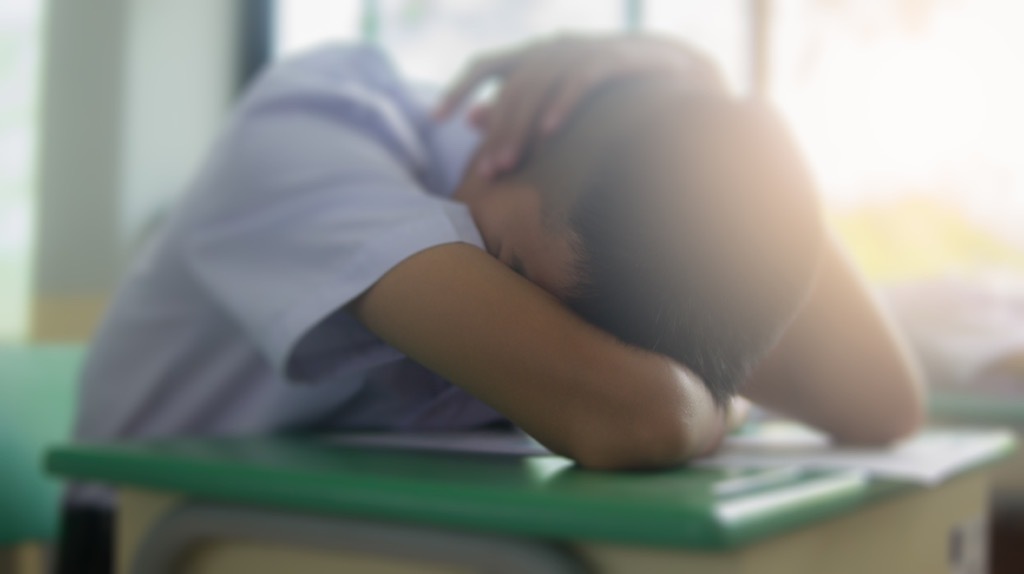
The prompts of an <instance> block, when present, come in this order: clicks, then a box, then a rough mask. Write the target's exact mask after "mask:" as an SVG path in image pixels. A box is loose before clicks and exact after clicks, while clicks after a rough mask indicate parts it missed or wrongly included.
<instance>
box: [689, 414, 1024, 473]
mask: <svg viewBox="0 0 1024 574" xmlns="http://www.w3.org/2000/svg"><path fill="white" fill-rule="evenodd" d="M1014 442H1015V439H1014V435H1013V433H1012V432H1011V431H1009V430H1006V429H928V430H925V431H923V432H921V433H919V434H918V435H916V436H914V437H912V438H910V439H908V440H905V441H903V442H900V443H897V444H895V445H893V446H891V447H888V448H847V447H836V446H833V445H832V444H831V443H830V442H829V440H828V439H827V438H826V437H825V436H824V435H822V434H821V433H818V432H816V431H812V430H810V429H808V428H806V427H801V426H799V425H795V424H791V423H781V424H779V423H776V424H774V425H773V424H767V425H765V427H764V428H763V429H762V430H760V431H759V432H757V433H754V434H751V435H740V436H734V437H730V438H729V439H727V440H726V441H725V445H724V446H723V448H722V449H721V450H720V451H719V452H718V453H717V454H716V455H715V456H713V457H711V458H707V459H703V460H700V461H696V462H695V463H694V464H695V465H696V466H703V467H712V468H746V469H750V468H777V467H798V468H803V469H808V470H859V471H863V472H866V473H867V474H868V475H870V476H873V477H876V478H888V479H894V480H901V481H906V482H914V483H918V484H924V485H935V484H939V483H941V482H943V481H944V480H946V479H948V478H951V477H952V476H954V475H956V474H957V473H958V472H959V471H962V470H963V469H966V468H970V467H972V466H975V465H978V464H981V463H983V462H985V461H987V460H991V459H993V458H995V457H996V456H997V455H998V454H999V453H1001V452H1008V451H1009V450H1011V449H1012V448H1013V445H1014Z"/></svg>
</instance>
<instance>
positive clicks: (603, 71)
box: [539, 62, 628, 135]
mask: <svg viewBox="0 0 1024 574" xmlns="http://www.w3.org/2000/svg"><path fill="white" fill-rule="evenodd" d="M626 72H628V70H627V69H624V68H616V67H615V66H614V65H612V64H609V63H607V62H594V63H592V64H590V65H588V66H586V67H584V68H582V69H579V70H577V71H576V72H575V73H573V74H572V75H571V76H570V77H569V78H568V79H567V80H565V81H563V82H562V83H561V84H560V85H559V86H558V88H557V89H556V90H555V93H554V95H553V96H552V97H551V99H550V100H549V101H548V105H547V107H546V108H545V110H544V112H543V115H542V116H541V120H540V130H539V131H540V133H541V135H550V134H553V133H555V132H556V131H558V130H559V129H561V127H562V126H563V125H564V124H565V121H566V119H567V118H568V117H569V116H570V115H571V114H572V112H573V110H575V109H576V107H577V106H578V105H579V103H580V100H582V99H583V97H584V96H586V95H587V94H589V93H590V92H591V91H593V90H594V89H595V88H597V87H599V86H601V85H602V84H604V83H606V82H608V81H609V80H611V79H613V78H615V77H616V76H620V75H624V74H625V73H626Z"/></svg>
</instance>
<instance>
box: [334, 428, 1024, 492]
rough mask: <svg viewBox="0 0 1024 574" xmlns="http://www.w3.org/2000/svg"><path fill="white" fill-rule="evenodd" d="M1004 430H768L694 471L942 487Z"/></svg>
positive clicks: (356, 438)
mask: <svg viewBox="0 0 1024 574" xmlns="http://www.w3.org/2000/svg"><path fill="white" fill-rule="evenodd" d="M330 440H331V441H332V442H334V443H336V444H340V445H345V446H359V447H373V448H393V449H400V450H417V451H435V452H448V453H467V454H488V455H498V456H537V455H551V452H550V451H548V450H547V449H545V448H544V447H543V446H541V445H540V444H539V443H537V442H536V441H534V440H533V439H531V438H530V437H528V436H527V435H524V434H521V433H511V432H432V433H417V434H408V433H344V434H338V435H333V436H332V437H331V438H330ZM1013 444H1014V435H1013V433H1012V432H1010V431H1008V430H1004V429H929V430H926V431H924V432H922V433H920V434H918V435H917V436H915V437H913V438H911V439H908V440H906V441H904V442H902V443H899V444H897V445H894V446H892V447H888V448H838V447H835V446H833V445H831V444H830V442H829V440H828V439H827V438H826V437H825V436H824V435H822V434H821V433H818V432H816V431H813V430H811V429H808V428H807V427H803V426H800V425H796V424H792V423H768V424H765V425H762V426H761V427H759V428H758V430H757V431H756V432H754V433H750V434H746V435H735V436H730V437H729V438H727V439H726V441H725V444H724V445H723V447H722V449H721V450H720V451H719V452H718V453H717V454H716V455H715V456H713V457H710V458H705V459H701V460H699V461H695V462H694V463H693V465H694V466H700V467H711V468H735V469H763V468H797V469H804V470H844V471H856V472H863V473H866V474H867V475H869V476H873V477H876V478H887V479H894V480H900V481H906V482H913V483H917V484H924V485H934V484H939V483H941V482H942V481H944V480H946V479H947V478H950V477H952V476H954V475H956V474H957V473H958V471H961V470H963V469H965V468H969V467H972V466H974V465H977V464H980V463H982V462H985V461H987V460H990V459H992V458H994V457H995V456H997V455H998V454H999V453H1001V452H1005V451H1009V450H1010V449H1012V448H1013Z"/></svg>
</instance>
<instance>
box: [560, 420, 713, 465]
mask: <svg viewBox="0 0 1024 574" xmlns="http://www.w3.org/2000/svg"><path fill="white" fill-rule="evenodd" d="M689 434H690V433H689V432H688V429H687V428H686V424H684V418H683V416H662V417H658V416H653V417H652V416H647V417H637V418H634V419H632V420H628V421H622V422H621V423H619V424H607V423H605V424H603V425H600V427H597V426H596V425H595V427H593V430H592V431H591V432H588V433H585V436H582V437H580V439H579V440H577V441H575V444H574V445H573V448H572V452H570V453H568V454H569V456H570V457H571V458H572V459H573V460H575V461H576V462H577V463H578V464H579V465H580V466H582V467H584V468H587V469H592V470H640V469H658V468H668V467H673V466H678V465H680V464H682V463H683V462H685V461H686V460H687V458H688V457H689V454H690V453H691V452H692V450H693V449H692V446H691V444H690V443H691V441H690V440H689Z"/></svg>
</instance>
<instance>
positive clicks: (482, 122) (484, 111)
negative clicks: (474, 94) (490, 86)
mask: <svg viewBox="0 0 1024 574" xmlns="http://www.w3.org/2000/svg"><path fill="white" fill-rule="evenodd" d="M490 120H491V106H489V105H484V104H481V105H478V106H475V107H474V108H473V109H472V110H470V111H469V123H470V125H472V126H473V127H475V128H476V129H478V130H480V131H487V126H488V125H490Z"/></svg>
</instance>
